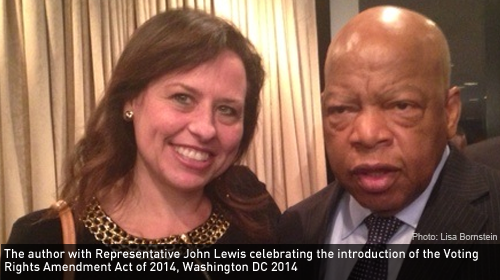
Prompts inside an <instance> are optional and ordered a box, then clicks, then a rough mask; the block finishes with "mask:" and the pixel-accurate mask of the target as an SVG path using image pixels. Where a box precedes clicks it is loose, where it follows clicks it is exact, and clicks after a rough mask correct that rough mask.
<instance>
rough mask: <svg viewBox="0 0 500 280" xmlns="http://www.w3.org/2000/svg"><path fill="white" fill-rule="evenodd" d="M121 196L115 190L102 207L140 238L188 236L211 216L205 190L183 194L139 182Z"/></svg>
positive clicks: (182, 192) (130, 232) (115, 220)
mask: <svg viewBox="0 0 500 280" xmlns="http://www.w3.org/2000/svg"><path fill="white" fill-rule="evenodd" d="M119 192H120V191H119V190H118V189H117V188H115V190H114V191H112V192H111V193H110V194H109V195H106V196H105V197H100V198H99V201H100V203H101V207H102V208H103V209H104V211H105V212H106V214H107V215H108V216H110V217H111V219H112V220H113V221H114V222H115V223H116V224H117V225H118V226H120V227H121V228H122V229H123V230H125V231H126V232H127V233H129V234H131V235H134V236H137V237H142V238H147V239H156V238H162V237H167V236H170V235H178V234H182V233H186V232H189V231H191V230H192V229H194V228H196V227H197V226H199V225H201V224H203V223H204V222H205V221H206V220H207V219H208V218H209V217H210V214H211V212H212V204H211V202H210V199H208V197H207V196H206V195H205V193H204V192H203V190H198V191H193V192H184V191H179V190H178V189H175V188H168V187H165V186H157V185H156V184H148V185H146V184H145V183H143V184H141V185H140V183H139V182H137V183H133V184H132V185H131V188H130V190H129V192H128V193H126V194H123V193H121V194H120V193H119ZM122 198H123V199H122Z"/></svg>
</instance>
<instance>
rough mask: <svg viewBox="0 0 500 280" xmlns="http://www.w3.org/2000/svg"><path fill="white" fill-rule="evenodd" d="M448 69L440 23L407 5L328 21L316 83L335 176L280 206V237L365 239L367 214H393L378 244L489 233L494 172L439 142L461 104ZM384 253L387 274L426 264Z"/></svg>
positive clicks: (499, 206)
mask: <svg viewBox="0 0 500 280" xmlns="http://www.w3.org/2000/svg"><path fill="white" fill-rule="evenodd" d="M450 71H451V70H450V54H449V49H448V45H447V42H446V39H445V37H444V35H443V33H442V32H441V31H440V29H439V28H438V27H437V26H436V24H435V23H433V22H432V21H431V20H429V19H428V18H426V17H424V16H423V15H421V14H418V13H415V12H413V11H410V10H406V9H402V8H396V7H375V8H372V9H368V10H366V11H364V12H362V13H360V14H358V15H357V16H355V17H354V18H353V19H351V20H350V21H349V22H348V23H347V24H346V26H344V27H343V29H341V30H340V31H339V33H338V34H337V35H336V36H335V38H333V40H332V42H331V44H330V47H329V49H328V53H327V58H326V63H325V90H324V92H323V93H322V106H323V129H324V135H325V144H326V150H327V155H328V160H329V163H330V166H331V169H332V172H333V174H334V176H335V178H336V181H335V182H334V183H332V184H330V185H329V186H327V187H326V188H324V189H323V190H321V191H320V192H318V193H317V194H315V195H313V196H311V197H310V198H308V199H306V200H304V201H303V202H301V203H299V204H298V205H295V206H293V207H291V208H290V209H289V210H287V211H286V212H285V213H284V214H283V216H282V218H281V220H280V233H279V234H280V240H281V242H282V243H308V244H311V243H315V244H318V243H319V244H321V243H326V244H364V243H366V242H367V239H368V229H367V226H366V224H365V222H364V220H365V218H366V217H368V216H370V215H371V214H373V215H374V217H378V218H380V217H382V218H383V217H396V218H397V219H398V220H399V221H401V222H402V223H400V224H401V225H400V226H399V228H397V230H396V232H395V234H394V235H393V236H392V237H391V238H390V239H389V240H388V241H386V243H387V244H419V243H446V244H449V243H476V242H485V243H488V242H492V243H498V242H500V241H498V238H499V236H498V234H499V233H500V194H499V192H500V177H498V176H497V175H494V174H492V173H490V171H489V170H487V169H486V168H483V167H482V166H478V165H476V164H474V163H472V162H470V161H469V160H467V159H466V158H465V157H463V156H462V155H461V154H460V153H459V152H458V151H457V150H456V149H455V148H452V147H451V146H450V145H449V143H448V141H449V139H451V138H452V137H453V136H454V135H455V133H456V129H457V123H458V120H459V117H460V107H461V103H460V96H459V90H458V88H457V87H451V88H450ZM460 234H465V235H467V236H483V234H488V236H486V237H484V236H483V239H484V238H490V237H491V238H496V239H494V240H481V241H462V240H460V238H459V236H460ZM423 236H424V237H423ZM425 236H432V237H431V238H425ZM448 237H449V238H448ZM454 237H457V239H456V240H455V239H454ZM448 239H449V240H448ZM384 244H385V243H384ZM407 247H408V245H407ZM354 262H355V260H349V259H343V260H340V259H336V260H335V261H333V263H332V262H329V263H328V267H327V269H326V271H323V273H326V275H329V273H334V275H336V276H338V277H334V278H331V279H340V280H343V279H347V276H348V275H349V272H350V270H351V268H352V267H353V266H354ZM391 262H393V261H392V260H390V262H389V268H390V272H389V279H395V278H396V276H397V277H398V279H410V278H412V277H414V278H415V279H418V278H420V279H426V278H428V276H429V274H425V273H433V272H435V271H433V269H432V268H431V267H424V268H422V269H413V270H411V269H407V268H408V265H407V264H406V263H403V264H401V262H402V261H400V262H399V263H397V262H393V263H391ZM405 262H406V261H405ZM330 265H332V266H333V268H332V269H333V270H334V271H333V272H330V271H329V269H331V267H332V266H330ZM323 269H324V266H323ZM453 269H457V267H454V268H452V269H450V270H452V271H449V272H451V273H453V272H455V270H453ZM415 272H418V273H415ZM419 273H421V274H419ZM447 273H448V272H447ZM479 278H481V277H479ZM479 278H476V279H479Z"/></svg>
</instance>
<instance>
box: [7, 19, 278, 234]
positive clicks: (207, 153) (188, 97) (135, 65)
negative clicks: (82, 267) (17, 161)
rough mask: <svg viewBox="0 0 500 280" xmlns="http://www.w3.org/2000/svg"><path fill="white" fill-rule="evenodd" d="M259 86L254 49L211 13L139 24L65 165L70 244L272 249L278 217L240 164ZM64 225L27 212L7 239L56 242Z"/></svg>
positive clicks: (254, 117) (258, 184)
mask: <svg viewBox="0 0 500 280" xmlns="http://www.w3.org/2000/svg"><path fill="white" fill-rule="evenodd" d="M263 80H264V70H263V68H262V65H261V59H260V57H259V55H258V54H257V53H256V51H255V49H254V47H253V46H252V44H251V43H250V42H249V41H248V40H247V39H246V38H245V37H244V36H243V35H242V34H241V33H240V32H239V31H238V30H237V29H236V28H235V27H234V26H232V25H231V24H229V23H227V22H225V21H223V20H221V19H219V18H217V17H214V16H211V15H208V14H205V13H203V12H199V11H193V10H174V11H168V12H165V13H162V14H159V15H157V16H155V17H153V18H151V19H150V20H149V21H147V22H146V23H144V24H143V25H142V26H141V27H140V28H139V29H138V30H137V31H136V32H135V33H134V35H133V36H132V37H131V39H130V41H129V43H128V44H127V46H126V47H125V49H124V51H123V53H122V55H121V57H120V59H119V61H118V63H117V65H116V67H115V69H114V72H113V75H112V77H111V81H110V83H109V86H108V88H107V91H106V94H105V96H104V97H103V99H102V101H101V102H100V104H99V105H98V107H97V108H96V110H95V112H94V113H93V115H92V116H91V118H90V119H89V121H88V123H87V126H86V131H85V135H84V137H83V138H82V139H81V140H80V141H79V142H78V144H77V146H76V149H75V151H74V153H73V154H72V156H71V157H70V159H69V162H68V165H67V166H68V170H67V182H66V183H65V185H64V186H63V189H62V193H61V198H62V199H64V200H65V201H66V202H67V203H68V205H69V206H70V207H71V209H72V212H73V215H74V216H75V217H76V218H78V219H77V222H76V227H77V243H82V244H84V243H85V244H87V243H104V244H171V243H193V244H198V243H200V244H212V243H269V242H273V241H274V239H273V230H274V225H275V222H276V220H277V218H278V216H279V214H280V211H279V209H278V207H277V206H276V204H275V203H274V201H273V200H272V198H271V196H270V195H269V194H268V193H267V191H266V189H265V186H264V185H263V184H262V183H261V182H259V181H258V180H257V178H256V176H255V175H254V174H253V173H251V172H250V170H248V169H247V168H245V167H242V166H237V165H235V163H236V162H238V161H239V160H240V159H241V157H242V156H243V155H244V154H245V152H246V151H247V150H248V147H249V144H250V142H251V140H252V137H253V135H254V132H255V127H256V123H257V115H258V107H259V92H260V90H261V88H262V85H263ZM47 216H48V217H47ZM59 223H60V221H59V219H58V218H57V215H56V213H52V212H51V211H50V210H42V211H38V212H34V213H31V214H28V215H27V216H25V217H23V218H21V219H19V220H18V221H17V222H16V224H15V225H14V227H13V229H12V234H11V236H10V239H9V241H8V243H11V244H14V243H61V232H60V228H61V227H60V225H59ZM54 229H58V230H54Z"/></svg>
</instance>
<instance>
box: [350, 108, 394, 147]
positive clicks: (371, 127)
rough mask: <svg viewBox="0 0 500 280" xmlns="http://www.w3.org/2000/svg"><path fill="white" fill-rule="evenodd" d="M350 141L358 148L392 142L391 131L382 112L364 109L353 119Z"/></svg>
mask: <svg viewBox="0 0 500 280" xmlns="http://www.w3.org/2000/svg"><path fill="white" fill-rule="evenodd" d="M352 125H353V129H352V133H351V136H350V141H351V143H352V144H353V145H355V146H356V147H359V148H365V149H373V148H377V147H379V146H384V145H390V144H391V143H392V132H391V130H390V129H389V124H388V120H387V119H386V117H385V115H384V112H383V111H381V110H377V109H364V110H362V111H361V112H360V113H359V114H358V116H356V118H355V119H354V122H353V123H352Z"/></svg>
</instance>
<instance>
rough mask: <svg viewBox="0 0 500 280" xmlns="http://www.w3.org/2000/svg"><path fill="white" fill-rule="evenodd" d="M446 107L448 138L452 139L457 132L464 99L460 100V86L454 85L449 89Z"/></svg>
mask: <svg viewBox="0 0 500 280" xmlns="http://www.w3.org/2000/svg"><path fill="white" fill-rule="evenodd" d="M445 109H446V118H447V127H446V128H447V134H448V139H451V138H452V137H453V136H455V134H456V133H457V126H458V121H459V120H460V112H461V111H462V101H461V100H460V89H459V88H458V87H452V88H451V89H449V90H448V93H447V95H446V103H445Z"/></svg>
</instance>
